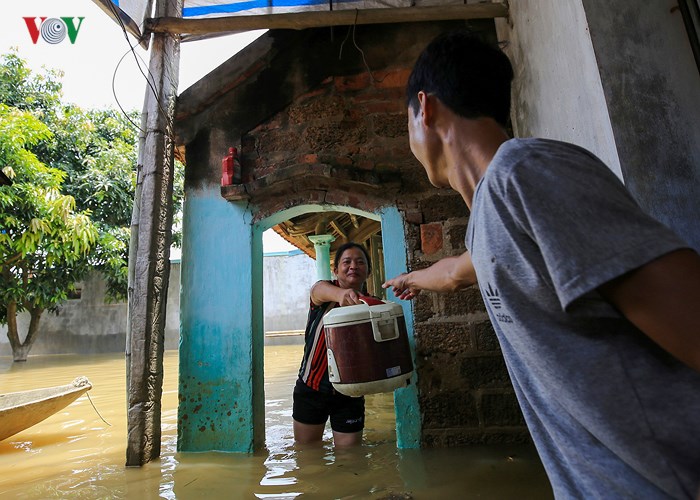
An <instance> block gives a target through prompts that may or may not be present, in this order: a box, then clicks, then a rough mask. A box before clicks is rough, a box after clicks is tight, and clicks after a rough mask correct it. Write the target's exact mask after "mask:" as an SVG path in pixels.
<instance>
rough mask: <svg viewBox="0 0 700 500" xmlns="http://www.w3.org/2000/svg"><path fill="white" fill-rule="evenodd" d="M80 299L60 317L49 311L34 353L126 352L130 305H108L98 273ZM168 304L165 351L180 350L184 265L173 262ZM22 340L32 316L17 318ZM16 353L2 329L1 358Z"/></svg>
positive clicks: (60, 312)
mask: <svg viewBox="0 0 700 500" xmlns="http://www.w3.org/2000/svg"><path fill="white" fill-rule="evenodd" d="M79 286H80V288H81V296H80V298H79V299H72V300H68V301H66V302H65V303H63V304H62V305H61V306H60V307H59V310H58V313H57V314H53V313H50V312H48V311H45V312H44V314H43V315H42V317H41V323H40V326H39V328H40V332H39V336H38V337H37V340H36V342H35V344H34V346H33V347H32V350H31V352H30V356H31V355H36V354H70V353H78V354H98V353H108V352H124V348H125V345H126V344H125V343H126V318H127V312H126V303H125V302H119V303H113V304H108V303H106V302H105V291H106V285H105V282H104V280H103V279H102V278H101V277H100V275H99V274H98V273H92V274H91V275H89V276H88V278H87V279H86V280H85V281H84V282H83V283H80V284H79ZM167 300H168V304H167V313H166V322H165V349H177V348H178V341H179V338H180V263H179V262H171V263H170V280H169V281H168V299H167ZM17 323H18V325H17V326H18V328H19V331H20V337H21V338H23V337H24V335H25V334H26V332H27V328H28V327H29V314H28V313H22V314H20V315H18V318H17ZM11 354H12V349H11V347H10V343H9V341H8V339H7V326H5V325H2V326H0V356H9V355H11Z"/></svg>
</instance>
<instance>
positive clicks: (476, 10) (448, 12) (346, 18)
mask: <svg viewBox="0 0 700 500" xmlns="http://www.w3.org/2000/svg"><path fill="white" fill-rule="evenodd" d="M507 15H508V6H507V5H506V2H493V3H475V4H467V5H464V4H458V5H436V6H430V7H388V8H380V9H363V10H357V9H353V10H332V11H311V12H296V13H292V14H262V15H252V16H248V15H239V16H228V17H215V18H206V19H181V18H177V17H156V18H150V19H146V22H145V30H146V32H147V33H149V32H151V33H179V34H188V35H205V34H214V33H226V32H234V31H251V30H258V29H295V30H301V29H306V28H319V27H324V26H350V25H353V24H387V23H408V22H419V21H445V20H450V19H493V18H496V17H506V16H507Z"/></svg>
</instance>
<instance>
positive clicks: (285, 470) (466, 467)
mask: <svg viewBox="0 0 700 500" xmlns="http://www.w3.org/2000/svg"><path fill="white" fill-rule="evenodd" d="M301 349H302V346H267V347H265V399H266V401H265V406H266V414H265V449H263V450H260V451H258V452H256V453H254V454H251V455H247V454H237V453H215V452H213V453H178V452H177V450H176V441H177V352H176V351H168V352H166V353H165V360H164V367H165V378H164V383H163V411H162V441H161V443H162V444H161V457H160V458H159V459H158V460H156V461H154V462H151V463H149V464H147V465H146V466H144V467H141V468H127V467H125V466H124V463H125V455H126V451H125V449H126V389H125V380H126V375H125V363H124V356H123V355H121V354H111V355H94V356H78V355H54V356H30V359H29V361H28V362H26V363H13V362H12V360H11V358H9V357H0V392H3V393H4V392H14V391H20V390H25V389H33V388H39V387H48V386H53V385H63V384H67V383H70V382H71V381H72V380H73V379H74V378H75V377H77V376H79V375H84V376H86V377H88V379H90V381H91V382H92V384H93V388H92V390H91V391H90V392H89V393H88V394H89V395H90V399H91V400H92V403H93V404H94V408H93V405H92V404H91V403H90V399H88V398H87V397H86V396H82V397H81V398H80V399H78V400H77V401H76V402H74V403H73V404H71V405H70V406H68V407H67V408H65V409H64V410H62V411H60V412H59V413H57V414H55V415H53V416H51V417H49V418H48V419H47V420H45V421H43V422H41V423H39V424H37V425H35V426H34V427H32V428H30V429H27V430H25V431H23V432H21V433H19V434H16V435H14V436H12V437H10V438H8V439H6V440H4V441H0V498H2V499H13V498H17V499H48V498H71V499H73V498H77V499H110V498H134V499H157V498H165V499H200V498H206V499H207V500H216V499H219V498H222V499H223V498H226V499H238V498H240V499H255V498H261V499H292V498H303V499H305V500H309V499H365V498H367V499H392V500H393V499H408V498H412V499H418V500H421V499H431V500H432V499H471V498H474V499H498V500H501V499H511V498H512V499H519V500H520V499H537V500H540V499H549V498H552V493H551V488H550V486H549V483H548V481H547V478H546V475H545V473H544V470H543V469H542V466H541V464H540V462H539V460H538V458H537V455H536V453H535V451H534V449H533V448H532V447H529V446H521V445H513V446H498V447H469V448H450V449H425V450H399V449H397V448H396V437H395V429H396V426H395V418H394V412H393V400H392V397H391V394H380V395H372V396H368V397H367V424H366V429H365V434H364V440H363V445H362V446H360V447H357V448H353V449H350V450H344V451H342V452H341V450H335V449H334V448H333V446H332V443H331V440H330V437H331V435H330V430H329V429H327V430H326V434H325V435H324V441H323V444H322V445H321V446H314V447H305V448H298V447H295V446H294V442H293V435H292V422H291V413H292V410H291V405H292V401H291V394H292V387H293V385H294V379H295V376H296V371H297V369H298V365H299V360H300V357H301ZM96 410H97V411H99V415H101V416H102V418H103V419H104V420H105V421H106V422H108V423H109V424H110V425H108V424H107V423H105V422H104V421H103V420H102V419H101V418H100V416H99V415H98V413H97V411H96Z"/></svg>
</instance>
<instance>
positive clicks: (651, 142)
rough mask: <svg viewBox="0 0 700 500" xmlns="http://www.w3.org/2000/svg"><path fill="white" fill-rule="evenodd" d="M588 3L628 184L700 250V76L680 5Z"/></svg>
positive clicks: (664, 1)
mask: <svg viewBox="0 0 700 500" xmlns="http://www.w3.org/2000/svg"><path fill="white" fill-rule="evenodd" d="M583 6H584V8H585V12H586V18H587V20H588V24H589V26H590V34H591V40H592V42H593V48H594V51H595V56H596V60H597V62H598V67H599V70H600V75H601V80H602V84H603V90H604V93H605V98H606V101H607V104H608V108H609V113H610V120H611V123H612V129H613V132H614V135H615V142H616V144H617V148H618V152H619V157H620V165H621V168H622V173H623V176H624V179H625V184H626V185H627V188H628V189H629V190H630V191H631V192H632V194H633V195H634V196H635V198H636V199H637V201H638V202H639V203H640V205H641V206H642V207H643V208H644V209H645V210H646V211H647V212H649V213H650V214H651V215H653V216H654V217H656V218H657V219H659V220H661V221H662V222H664V223H665V224H666V225H667V226H669V227H671V228H672V229H674V230H675V231H676V233H678V234H679V235H680V236H682V237H683V238H684V239H685V240H686V241H687V242H689V243H690V244H691V245H692V246H694V248H695V249H696V250H700V218H699V217H698V213H700V127H698V126H697V124H698V122H700V72H699V71H698V66H697V65H696V63H695V60H694V58H693V53H692V49H691V47H690V42H689V40H688V35H687V32H686V29H685V26H684V25H683V19H682V16H681V12H680V10H679V9H678V2H676V1H675V0H656V1H653V2H638V1H635V0H616V1H614V2H610V1H602V0H583Z"/></svg>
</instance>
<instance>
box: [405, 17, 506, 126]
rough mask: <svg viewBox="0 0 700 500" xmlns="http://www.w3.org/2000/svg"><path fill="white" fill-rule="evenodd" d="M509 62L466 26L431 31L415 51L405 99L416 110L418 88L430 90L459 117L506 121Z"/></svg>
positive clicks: (492, 45)
mask: <svg viewBox="0 0 700 500" xmlns="http://www.w3.org/2000/svg"><path fill="white" fill-rule="evenodd" d="M512 80H513V67H512V66H511V64H510V60H509V59H508V57H507V56H506V55H505V54H504V53H503V52H502V51H501V50H500V49H499V48H498V47H497V46H496V45H494V44H491V43H488V42H486V41H484V40H482V39H481V38H479V37H477V36H475V35H474V34H472V33H470V32H469V31H452V32H448V33H443V34H441V35H439V36H437V37H436V38H435V39H434V40H433V41H432V42H430V43H429V44H428V46H427V47H426V48H425V49H424V50H423V52H422V53H421V55H420V56H419V57H418V60H417V61H416V64H415V66H414V67H413V71H412V72H411V76H410V77H409V79H408V85H407V87H406V92H407V95H406V98H407V105H408V106H409V107H410V108H411V109H412V110H413V113H414V114H416V113H418V110H419V103H418V92H420V91H421V90H422V91H423V92H425V93H426V94H433V95H434V96H436V97H437V98H438V99H440V101H442V103H443V104H445V105H446V106H448V107H449V108H450V109H451V110H452V111H454V112H455V113H457V114H458V115H460V116H462V117H464V118H480V117H490V118H493V119H494V120H496V121H497V122H498V123H499V124H500V125H502V126H504V127H505V126H506V124H507V122H508V116H509V114H510V83H511V81H512Z"/></svg>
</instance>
